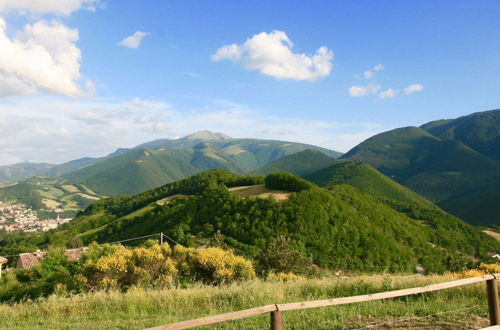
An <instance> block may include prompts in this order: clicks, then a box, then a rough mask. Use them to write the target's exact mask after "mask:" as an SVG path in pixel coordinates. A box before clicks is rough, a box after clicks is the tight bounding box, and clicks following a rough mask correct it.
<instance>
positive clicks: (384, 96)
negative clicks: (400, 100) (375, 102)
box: [378, 88, 398, 99]
mask: <svg viewBox="0 0 500 330" xmlns="http://www.w3.org/2000/svg"><path fill="white" fill-rule="evenodd" d="M397 93H398V91H395V90H394V89H392V88H389V89H386V90H385V91H383V92H380V93H379V94H378V97H379V98H380V99H391V98H393V97H395V96H396V94H397Z"/></svg>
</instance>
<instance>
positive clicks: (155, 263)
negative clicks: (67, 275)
mask: <svg viewBox="0 0 500 330" xmlns="http://www.w3.org/2000/svg"><path fill="white" fill-rule="evenodd" d="M106 249H107V247H104V249H103V250H102V251H104V250H106ZM102 251H100V252H101V253H100V254H101V256H100V257H98V258H97V259H95V258H92V257H90V258H88V260H87V261H86V262H85V273H86V274H87V276H88V278H89V280H90V285H91V286H92V287H97V288H104V289H109V288H122V289H123V288H125V289H126V288H128V287H130V286H132V285H135V286H155V287H156V286H161V287H165V286H170V285H171V284H172V283H173V281H174V280H175V278H176V276H177V268H176V266H175V264H174V262H173V260H172V259H171V258H170V257H169V256H170V253H171V249H170V247H169V246H168V244H163V245H162V246H160V245H158V244H155V245H153V246H151V247H137V248H132V249H128V248H124V247H122V248H119V249H115V250H114V251H112V252H111V253H102ZM93 252H94V253H95V252H96V251H93Z"/></svg>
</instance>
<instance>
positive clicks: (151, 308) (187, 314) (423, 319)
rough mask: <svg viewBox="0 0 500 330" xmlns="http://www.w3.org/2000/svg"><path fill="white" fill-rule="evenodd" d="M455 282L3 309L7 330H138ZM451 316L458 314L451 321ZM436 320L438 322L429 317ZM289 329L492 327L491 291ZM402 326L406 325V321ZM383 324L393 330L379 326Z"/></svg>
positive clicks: (74, 301) (320, 282)
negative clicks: (267, 307)
mask: <svg viewBox="0 0 500 330" xmlns="http://www.w3.org/2000/svg"><path fill="white" fill-rule="evenodd" d="M450 280H454V278H451V277H447V276H422V277H397V276H390V277H389V276H382V275H377V276H357V277H353V278H342V279H339V278H326V279H313V280H301V281H290V282H264V281H250V282H244V283H239V284H234V285H230V286H219V287H213V286H202V285H193V286H192V287H189V288H176V289H167V290H151V291H143V290H130V291H129V292H126V293H120V292H108V293H105V292H96V293H91V294H84V295H72V296H68V297H63V296H56V295H54V296H51V297H49V298H44V299H40V300H37V301H26V302H22V303H16V304H11V305H7V304H2V305H0V327H1V328H2V329H21V328H22V329H26V328H50V329H75V328H78V329H104V328H105V329H140V328H144V327H151V326H157V325H162V324H167V323H171V322H176V321H181V320H189V319H193V318H198V317H202V316H208V315H215V314H220V313H225V312H230V311H237V310H240V309H246V308H251V307H257V306H262V305H267V304H272V303H285V302H297V301H306V300H315V299H325V298H333V297H343V296H352V295H359V294H367V293H374V292H380V291H387V290H396V289H402V288H409V287H417V286H423V285H428V284H432V283H438V282H446V281H450ZM449 311H455V312H452V313H448V312H449ZM432 314H438V315H436V316H429V315H432ZM283 317H284V321H285V327H286V329H343V328H347V329H351V328H362V327H365V326H369V325H374V324H378V326H377V327H382V328H383V327H389V326H393V325H397V326H404V327H407V326H412V327H417V328H418V327H424V328H425V327H427V328H432V327H435V328H440V329H441V328H449V329H460V328H474V327H481V326H486V325H487V323H488V321H487V300H486V294H485V285H484V284H478V285H471V286H466V287H461V288H456V289H449V290H443V291H439V292H434V293H426V294H422V295H417V296H410V297H402V298H398V299H391V300H386V301H374V302H367V303H358V304H352V305H345V306H335V307H325V308H316V309H308V310H303V311H290V312H284V314H283ZM402 319H408V320H404V321H402ZM383 322H390V323H386V324H381V323H383ZM268 327H269V315H262V316H258V317H253V318H249V319H244V320H239V321H233V322H227V323H221V324H218V325H215V326H213V327H206V328H207V329H261V328H268Z"/></svg>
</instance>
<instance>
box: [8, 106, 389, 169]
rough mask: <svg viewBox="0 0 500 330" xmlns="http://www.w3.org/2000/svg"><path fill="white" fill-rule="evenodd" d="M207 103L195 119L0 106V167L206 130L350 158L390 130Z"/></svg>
mask: <svg viewBox="0 0 500 330" xmlns="http://www.w3.org/2000/svg"><path fill="white" fill-rule="evenodd" d="M203 102H207V103H205V104H204V105H202V106H200V107H198V108H199V109H203V110H193V111H191V110H180V109H175V108H174V107H173V106H172V105H170V104H168V103H166V102H162V101H157V100H143V99H133V100H130V101H127V102H119V101H110V100H100V99H84V100H72V99H66V98H61V97H55V96H43V97H31V98H17V99H13V101H12V102H9V103H0V113H2V120H1V121H0V145H1V146H2V150H1V151H0V165H1V164H9V163H13V162H18V161H25V160H30V161H33V162H52V163H54V162H57V163H60V162H65V161H69V160H72V159H77V158H81V157H85V156H94V157H97V156H103V155H106V154H108V153H111V152H113V151H114V150H116V149H117V148H119V147H133V146H136V145H139V144H141V143H144V142H146V141H151V140H154V139H159V138H176V137H179V136H185V135H188V134H190V133H193V132H195V131H200V130H205V129H207V130H211V131H216V132H223V133H226V134H228V135H230V136H233V137H236V138H243V137H250V138H262V139H280V140H288V141H296V142H304V143H310V144H314V145H319V146H323V147H326V148H331V149H334V150H339V151H347V150H348V149H350V148H352V147H353V146H355V145H356V144H358V143H359V142H361V141H363V140H364V139H365V138H368V137H369V136H372V135H374V134H377V133H380V132H381V131H383V130H385V129H386V128H385V127H382V126H381V125H379V124H377V123H371V122H336V121H321V120H309V119H303V118H282V117H275V116H266V115H263V113H262V112H258V111H254V110H251V109H248V108H247V107H246V106H244V105H241V104H235V103H233V102H229V101H224V100H213V101H210V100H209V101H203Z"/></svg>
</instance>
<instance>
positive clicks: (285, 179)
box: [265, 172, 313, 192]
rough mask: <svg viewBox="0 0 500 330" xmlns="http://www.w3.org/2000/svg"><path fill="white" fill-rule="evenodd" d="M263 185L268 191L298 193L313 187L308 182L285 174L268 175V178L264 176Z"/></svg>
mask: <svg viewBox="0 0 500 330" xmlns="http://www.w3.org/2000/svg"><path fill="white" fill-rule="evenodd" d="M265 184H266V187H267V188H269V189H276V190H287V191H294V192H299V191H302V190H306V189H310V188H312V187H313V184H312V183H310V182H309V181H306V180H304V179H301V178H299V177H298V176H295V175H293V174H290V173H286V172H278V173H271V174H269V175H268V176H266V179H265Z"/></svg>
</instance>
